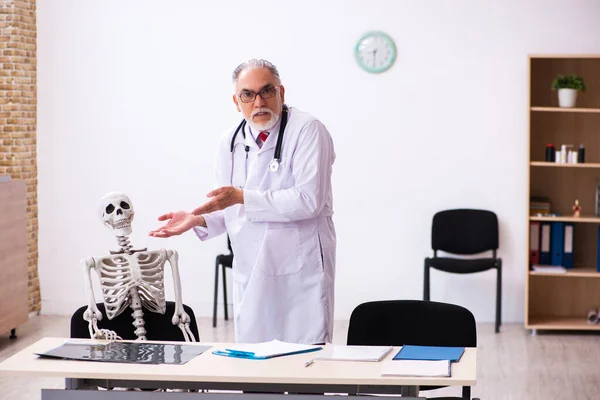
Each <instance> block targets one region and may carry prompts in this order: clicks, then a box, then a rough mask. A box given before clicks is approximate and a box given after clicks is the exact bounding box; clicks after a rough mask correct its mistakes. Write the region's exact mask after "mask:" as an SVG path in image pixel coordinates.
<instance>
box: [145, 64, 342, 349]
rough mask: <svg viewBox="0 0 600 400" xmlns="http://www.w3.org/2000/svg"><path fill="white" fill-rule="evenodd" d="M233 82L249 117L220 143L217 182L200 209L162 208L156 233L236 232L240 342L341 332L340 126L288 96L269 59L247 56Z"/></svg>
mask: <svg viewBox="0 0 600 400" xmlns="http://www.w3.org/2000/svg"><path fill="white" fill-rule="evenodd" d="M233 82H234V87H235V94H234V95H233V101H234V103H235V106H236V107H237V110H238V111H240V112H241V113H242V114H243V116H244V121H242V123H240V124H239V125H237V124H236V126H235V127H234V128H233V129H231V130H230V131H228V132H227V133H226V134H225V135H224V136H223V138H222V140H221V143H220V145H219V149H218V155H217V166H216V174H215V175H216V187H217V189H215V190H213V191H211V192H210V193H209V194H208V197H209V198H210V200H209V201H208V202H206V203H205V204H204V205H202V206H201V207H199V208H197V209H195V210H194V211H192V212H191V213H189V212H185V211H178V212H174V213H168V214H165V215H162V216H160V217H159V220H161V221H168V222H167V223H166V224H165V225H164V226H162V227H161V228H159V229H156V230H154V231H152V232H150V235H151V236H156V237H169V236H173V235H179V234H181V233H183V232H186V231H187V230H189V229H191V228H193V229H194V231H195V232H196V234H197V235H198V237H199V238H200V240H207V239H210V238H213V237H215V236H218V235H221V234H223V233H225V232H227V233H228V234H229V236H230V238H231V245H232V249H233V253H234V259H233V282H234V288H233V305H234V316H235V338H236V341H237V342H243V343H253V342H263V341H270V340H273V339H277V340H281V341H287V342H295V343H306V344H317V343H327V342H331V340H332V335H333V307H334V278H335V252H336V235H335V228H334V224H333V220H332V215H333V199H332V189H331V170H332V164H333V162H334V159H335V152H334V148H333V142H332V139H331V136H330V134H329V132H328V131H327V129H326V128H325V126H324V125H323V124H322V123H321V122H320V121H318V120H317V119H316V118H315V117H313V116H311V115H309V114H307V113H306V112H303V111H300V110H298V109H295V108H291V107H290V108H288V107H287V106H286V105H285V102H284V99H285V89H284V87H283V85H282V84H281V80H280V77H279V72H278V71H277V69H276V68H275V66H274V65H272V64H271V63H269V62H268V61H265V60H250V61H247V62H245V63H243V64H241V65H240V66H239V67H237V68H236V69H235V71H234V73H233ZM286 111H287V112H286ZM282 125H285V126H284V128H285V129H284V130H283V131H282V132H283V137H282V139H283V140H280V141H281V143H280V146H278V145H277V142H278V138H279V136H280V135H281V133H280V130H281V128H282ZM236 132H237V133H236ZM278 147H280V153H281V154H280V160H279V162H277V160H274V157H275V155H276V154H275V153H276V149H277V148H278Z"/></svg>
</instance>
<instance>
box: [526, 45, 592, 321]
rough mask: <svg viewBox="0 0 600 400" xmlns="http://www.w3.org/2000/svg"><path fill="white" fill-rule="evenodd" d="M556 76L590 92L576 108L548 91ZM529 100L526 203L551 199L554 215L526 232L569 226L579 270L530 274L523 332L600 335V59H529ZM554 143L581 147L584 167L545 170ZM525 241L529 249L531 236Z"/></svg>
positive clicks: (553, 165)
mask: <svg viewBox="0 0 600 400" xmlns="http://www.w3.org/2000/svg"><path fill="white" fill-rule="evenodd" d="M559 74H560V75H570V74H576V75H579V76H581V77H582V78H583V79H584V82H585V84H586V86H587V91H586V92H585V93H581V92H580V93H578V96H577V104H576V107H575V108H560V107H559V106H558V99H557V97H558V96H557V92H556V91H553V90H551V85H552V81H553V80H554V78H555V77H556V76H557V75H559ZM529 100H530V103H529V165H528V167H529V198H530V199H531V197H538V198H540V197H541V198H547V199H548V201H549V202H550V204H551V211H552V213H556V214H557V215H556V216H544V215H542V216H536V215H532V214H531V213H530V216H529V224H528V227H530V223H531V222H532V221H537V222H539V223H540V224H542V223H550V224H552V223H553V222H565V223H569V224H571V223H572V224H573V228H572V229H573V242H572V243H573V260H574V267H573V268H572V269H568V270H567V272H566V273H552V272H538V271H532V270H531V269H530V268H526V269H525V270H526V271H527V272H526V274H527V275H526V281H525V282H526V285H525V286H526V293H525V327H526V328H528V329H542V330H600V324H589V323H588V321H587V315H588V312H589V311H590V310H592V309H594V308H600V273H599V272H597V271H598V270H597V268H598V260H599V258H598V251H599V248H598V247H599V246H598V243H599V240H600V232H599V230H598V228H599V225H600V217H599V216H598V215H595V187H596V182H597V180H599V179H600V55H580V56H578V55H568V56H562V55H549V56H530V57H529ZM550 143H551V144H553V145H554V146H555V147H556V148H557V150H560V148H561V145H563V144H565V145H573V150H577V148H578V147H579V145H580V144H583V145H584V147H585V162H584V163H583V164H557V163H553V162H547V161H546V158H545V149H546V145H547V144H550ZM576 199H577V200H579V204H580V205H581V207H582V209H581V216H579V217H574V216H573V209H572V207H573V205H574V203H575V200H576ZM529 206H530V209H531V200H530V204H529ZM527 236H528V242H527V248H528V249H530V243H531V242H530V241H529V239H530V238H531V236H533V235H532V231H531V228H530V230H529V235H527ZM569 237H570V235H569ZM530 251H531V250H530ZM529 254H530V253H529ZM529 254H528V258H527V260H528V264H529V266H531V264H532V262H531V260H530V257H529ZM542 264H547V263H542Z"/></svg>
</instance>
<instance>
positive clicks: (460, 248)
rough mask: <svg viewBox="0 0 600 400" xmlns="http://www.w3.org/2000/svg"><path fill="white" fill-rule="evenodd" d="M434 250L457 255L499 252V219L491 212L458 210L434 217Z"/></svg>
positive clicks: (432, 233)
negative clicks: (489, 251)
mask: <svg viewBox="0 0 600 400" xmlns="http://www.w3.org/2000/svg"><path fill="white" fill-rule="evenodd" d="M431 248H432V249H433V250H434V251H437V250H441V251H445V252H448V253H454V254H463V255H464V254H477V253H482V252H484V251H488V250H497V249H498V217H497V216H496V214H495V213H493V212H492V211H487V210H472V209H455V210H445V211H440V212H438V213H436V214H435V215H434V216H433V222H432V227H431Z"/></svg>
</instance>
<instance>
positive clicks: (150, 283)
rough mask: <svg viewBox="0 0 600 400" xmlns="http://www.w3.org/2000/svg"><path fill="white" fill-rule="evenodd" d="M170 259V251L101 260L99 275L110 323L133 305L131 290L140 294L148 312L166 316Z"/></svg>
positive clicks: (99, 261) (126, 255)
mask: <svg viewBox="0 0 600 400" xmlns="http://www.w3.org/2000/svg"><path fill="white" fill-rule="evenodd" d="M166 259H167V253H166V251H142V252H136V253H133V254H115V255H112V256H109V257H102V258H100V259H98V260H97V262H96V271H98V274H99V277H100V286H101V287H102V295H103V296H104V306H105V308H106V314H107V317H108V319H112V318H114V317H116V316H117V315H119V314H121V313H122V312H123V310H125V309H126V308H127V307H128V306H129V305H130V303H131V289H135V290H136V291H137V293H138V295H139V297H140V299H141V301H142V305H143V306H144V308H146V309H148V310H150V311H152V312H156V313H160V314H164V312H165V309H166V301H165V280H164V265H165V261H166Z"/></svg>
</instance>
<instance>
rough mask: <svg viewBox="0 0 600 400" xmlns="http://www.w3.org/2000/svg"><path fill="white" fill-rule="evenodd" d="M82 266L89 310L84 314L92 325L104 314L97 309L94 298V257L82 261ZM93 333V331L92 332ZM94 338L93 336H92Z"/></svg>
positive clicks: (84, 317)
mask: <svg viewBox="0 0 600 400" xmlns="http://www.w3.org/2000/svg"><path fill="white" fill-rule="evenodd" d="M81 265H82V266H83V269H84V277H85V291H86V294H87V296H88V308H87V310H85V312H84V313H83V319H85V320H86V321H88V322H89V323H90V324H91V321H92V319H96V320H98V321H101V320H102V313H101V312H100V310H98V307H96V299H95V298H94V290H93V288H92V276H91V275H92V270H95V268H96V262H95V261H94V259H93V258H92V257H87V258H84V259H83V260H81ZM90 333H91V331H90ZM91 336H93V335H91Z"/></svg>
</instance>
